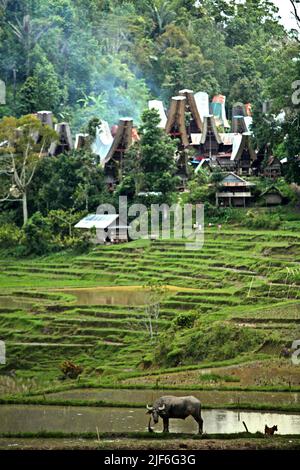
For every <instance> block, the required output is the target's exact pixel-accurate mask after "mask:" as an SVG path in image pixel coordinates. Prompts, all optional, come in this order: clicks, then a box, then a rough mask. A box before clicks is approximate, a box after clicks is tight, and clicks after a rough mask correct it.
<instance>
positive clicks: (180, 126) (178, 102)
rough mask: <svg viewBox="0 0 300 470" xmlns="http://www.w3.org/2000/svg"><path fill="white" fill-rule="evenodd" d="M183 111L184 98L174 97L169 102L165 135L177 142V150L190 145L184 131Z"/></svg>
mask: <svg viewBox="0 0 300 470" xmlns="http://www.w3.org/2000/svg"><path fill="white" fill-rule="evenodd" d="M185 110H186V98H185V96H174V97H173V98H172V100H171V106H170V110H169V114H168V119H167V124H166V133H167V134H169V135H170V136H171V137H173V138H174V139H178V140H179V142H180V143H179V150H183V149H184V148H186V147H188V146H189V144H190V142H189V136H188V133H187V129H186V114H185Z"/></svg>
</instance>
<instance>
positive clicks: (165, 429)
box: [163, 418, 169, 432]
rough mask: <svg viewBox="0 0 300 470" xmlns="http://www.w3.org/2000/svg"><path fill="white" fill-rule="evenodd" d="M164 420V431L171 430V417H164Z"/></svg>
mask: <svg viewBox="0 0 300 470" xmlns="http://www.w3.org/2000/svg"><path fill="white" fill-rule="evenodd" d="M163 422H164V430H163V432H169V419H168V418H163Z"/></svg>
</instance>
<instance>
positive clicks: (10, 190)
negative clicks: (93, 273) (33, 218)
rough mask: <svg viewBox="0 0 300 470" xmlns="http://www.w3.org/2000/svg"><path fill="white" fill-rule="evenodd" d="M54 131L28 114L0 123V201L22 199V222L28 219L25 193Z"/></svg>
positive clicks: (52, 139)
mask: <svg viewBox="0 0 300 470" xmlns="http://www.w3.org/2000/svg"><path fill="white" fill-rule="evenodd" d="M56 139H57V134H56V132H55V131H54V130H53V129H51V128H50V127H49V126H45V125H44V124H42V123H41V122H40V120H39V119H38V118H37V117H35V116H33V115H27V116H23V117H21V118H19V119H17V118H14V117H5V118H4V119H3V120H2V121H1V122H0V142H1V144H0V176H1V178H2V181H3V183H2V182H1V185H0V202H4V201H16V200H18V201H22V204H23V224H24V225H25V224H26V222H27V220H28V208H27V195H28V191H29V186H30V184H31V182H32V180H33V177H34V174H35V170H36V167H37V165H38V162H39V160H40V159H41V158H42V156H43V155H44V154H45V152H46V150H47V148H48V146H49V145H50V143H51V141H54V140H56Z"/></svg>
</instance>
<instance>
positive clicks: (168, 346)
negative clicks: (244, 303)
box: [155, 323, 265, 366]
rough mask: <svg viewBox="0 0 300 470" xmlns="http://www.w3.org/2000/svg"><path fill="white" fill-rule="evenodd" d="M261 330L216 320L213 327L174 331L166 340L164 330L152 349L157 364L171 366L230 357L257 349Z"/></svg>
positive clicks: (261, 337)
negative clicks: (156, 344) (154, 348)
mask: <svg viewBox="0 0 300 470" xmlns="http://www.w3.org/2000/svg"><path fill="white" fill-rule="evenodd" d="M264 338H265V335H264V333H263V332H262V331H255V330H253V329H252V328H241V327H238V326H235V325H228V324H225V323H218V324H216V325H213V326H206V327H202V328H201V327H200V328H197V329H196V328H193V329H192V330H185V331H184V332H177V333H176V334H175V335H173V340H172V341H170V335H169V334H168V333H166V334H165V335H164V336H162V337H161V339H160V343H159V344H158V346H157V348H156V351H155V360H156V362H157V363H158V364H163V365H166V366H174V365H178V364H179V363H195V362H198V361H204V360H225V359H232V358H234V357H236V356H237V355H238V354H240V353H243V352H249V351H253V350H255V349H257V348H258V347H259V346H261V345H262V344H263V342H264Z"/></svg>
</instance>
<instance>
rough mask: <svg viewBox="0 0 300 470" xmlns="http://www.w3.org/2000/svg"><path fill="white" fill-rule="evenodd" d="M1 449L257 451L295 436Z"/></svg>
mask: <svg viewBox="0 0 300 470" xmlns="http://www.w3.org/2000/svg"><path fill="white" fill-rule="evenodd" d="M0 449H1V450H62V449H69V450H76V449H81V450H92V449H102V450H113V449H118V450H133V449H134V450H182V451H185V450H226V449H227V450H257V449H269V450H275V449H293V450H295V449H297V450H300V436H299V438H289V437H286V438H285V437H277V438H259V439H254V438H251V439H231V440H229V439H226V440H223V439H220V440H219V439H203V440H192V439H187V440H182V439H180V440H179V439H172V440H171V439H170V440H167V439H164V440H161V441H159V440H157V439H155V440H149V439H140V440H137V439H115V440H113V439H101V440H100V441H97V440H93V439H90V440H88V439H79V438H78V439H75V438H73V439H69V438H63V439H42V438H41V439H24V438H22V439H15V438H11V439H8V438H1V439H0Z"/></svg>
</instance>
